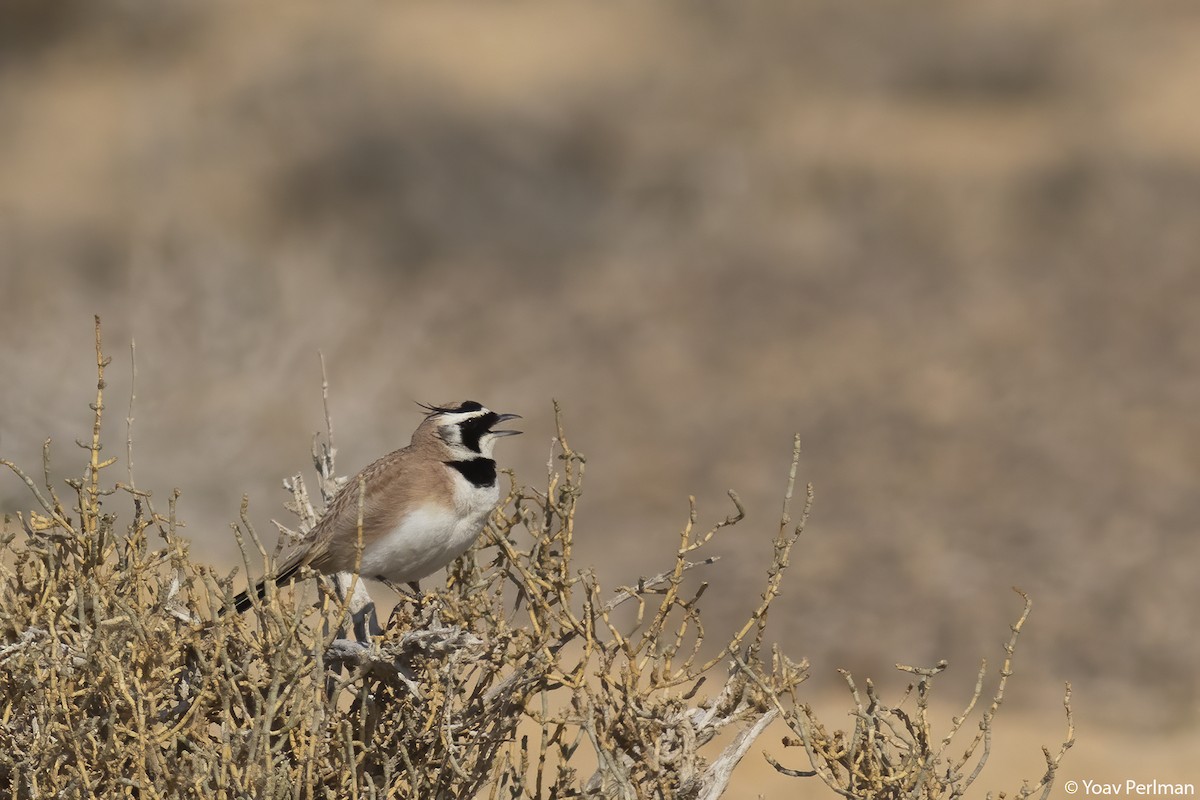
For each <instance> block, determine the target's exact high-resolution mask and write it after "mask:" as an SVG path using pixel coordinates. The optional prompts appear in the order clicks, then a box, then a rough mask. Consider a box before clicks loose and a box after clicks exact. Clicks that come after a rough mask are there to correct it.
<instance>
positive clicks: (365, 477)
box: [233, 400, 521, 613]
mask: <svg viewBox="0 0 1200 800" xmlns="http://www.w3.org/2000/svg"><path fill="white" fill-rule="evenodd" d="M419 405H421V407H422V408H423V409H425V411H426V412H427V414H426V416H425V419H423V420H422V421H421V424H420V425H418V426H417V429H416V431H414V432H413V435H412V441H411V443H410V444H409V445H408V446H407V447H403V448H401V449H399V450H394V451H392V452H391V453H388V454H387V455H385V456H383V457H382V458H379V459H377V460H376V461H374V462H373V463H371V464H369V465H368V466H366V467H364V468H363V469H362V471H361V472H359V473H358V474H357V475H355V476H354V478H352V479H351V480H349V481H348V482H347V483H346V484H345V485H344V486H343V487H342V488H341V490H340V491H338V493H337V494H336V495H334V498H333V500H331V501H330V503H329V505H328V507H327V508H326V510H325V513H324V515H323V516H322V517H321V519H320V520H318V521H317V524H316V525H314V526H313V527H312V529H311V530H309V532H308V533H307V534H306V536H305V537H304V539H303V540H302V541H301V542H300V544H299V546H298V547H297V549H296V550H294V551H293V552H292V553H291V554H290V555H289V556H288V557H287V558H286V559H285V560H284V561H283V563H282V564H281V565H280V567H279V569H278V571H277V574H276V576H275V578H274V581H275V583H276V585H285V584H289V583H292V582H293V581H295V580H296V579H297V578H298V577H300V571H301V569H302V568H303V567H309V568H311V569H313V570H315V571H317V572H320V573H323V574H333V573H337V572H355V571H356V569H357V572H358V574H359V575H360V576H361V577H366V578H378V579H380V580H383V581H385V582H388V583H394V584H400V583H407V584H409V585H411V586H412V587H413V588H414V589H417V588H418V587H417V581H419V580H420V579H421V578H424V577H426V576H428V575H431V574H433V573H434V572H436V571H438V570H439V569H441V568H442V567H444V566H446V565H447V564H449V563H450V562H451V561H453V560H454V559H456V558H458V557H459V556H460V555H462V554H463V553H465V552H466V551H467V548H469V547H470V546H471V544H472V543H473V542H474V541H475V539H476V538H477V537H478V536H479V534H480V532H482V531H483V526H484V525H485V524H486V523H487V518H488V516H489V515H490V514H491V513H492V511H493V510H494V509H495V508H496V506H497V504H498V503H499V501H500V489H499V486H498V483H497V480H496V461H495V459H494V458H493V457H492V451H493V448H494V447H495V445H496V441H497V439H499V438H501V437H504V436H515V435H517V434H519V433H521V431H517V430H497V429H496V426H497V425H499V424H501V423H503V422H507V421H508V420H511V419H520V418H521V417H520V415H519V414H497V413H496V412H494V411H490V410H488V409H487V408H486V407H484V406H483V405H482V404H480V403H478V402H476V401H474V400H464V401H463V402H461V403H458V404H445V405H425V404H419ZM360 498H361V500H360ZM360 505H361V512H362V534H361V542H362V552H361V556H360V554H359V552H358V548H359V541H360V539H359V522H358V520H359V511H360ZM252 593H253V594H254V595H255V596H257V597H258V598H259V599H262V598H263V596H264V595H265V593H266V581H265V580H264V581H259V582H258V584H256V585H255V586H254V588H253V589H252V590H251V589H247V590H246V591H244V592H242V593H241V594H239V595H238V596H237V597H235V598H234V601H233V607H234V609H235V610H236V611H237V612H238V613H241V612H244V611H246V610H247V609H249V608H250V607H252V606H253V604H254V601H253V599H252V598H251V594H252Z"/></svg>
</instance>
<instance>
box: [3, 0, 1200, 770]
mask: <svg viewBox="0 0 1200 800" xmlns="http://www.w3.org/2000/svg"><path fill="white" fill-rule="evenodd" d="M0 14H3V17H4V22H3V24H0V452H2V453H3V455H4V456H5V457H7V458H11V459H14V460H16V461H17V462H18V463H21V464H24V465H25V466H26V467H27V468H28V469H30V470H37V469H38V468H40V463H41V443H42V441H43V440H44V439H45V438H46V437H51V438H52V439H53V445H52V454H53V457H54V464H55V466H56V468H57V469H58V470H59V471H60V473H61V474H74V473H77V472H78V469H79V466H80V465H81V464H82V459H81V457H80V453H79V452H78V451H77V448H76V447H75V445H74V444H73V441H74V439H75V438H77V437H79V436H82V435H84V433H85V432H86V431H87V430H88V426H89V424H90V411H89V410H88V408H87V403H88V402H89V401H90V395H91V394H92V393H93V392H94V377H93V373H92V369H93V368H92V366H91V364H92V361H93V358H94V357H93V354H92V343H91V335H92V334H91V327H92V314H93V313H98V314H100V315H101V316H102V318H103V322H104V332H105V337H106V340H107V347H108V350H109V352H110V353H111V354H112V355H114V356H115V359H114V363H113V366H112V367H111V369H110V377H111V381H110V384H111V390H112V393H111V394H110V408H112V409H115V411H114V413H113V414H112V415H111V416H110V418H109V419H110V421H111V422H113V423H114V424H113V425H112V427H110V428H109V431H108V439H107V442H108V445H109V447H110V451H111V452H114V453H116V454H118V455H123V453H124V430H123V423H122V418H123V417H124V413H125V403H126V402H127V399H128V393H129V389H130V367H129V354H128V353H129V342H130V340H136V342H137V366H138V375H137V403H136V406H135V411H134V416H135V417H136V423H135V435H136V439H137V442H138V443H139V444H138V446H137V448H136V450H135V464H134V469H135V477H137V479H138V482H139V484H140V485H142V486H143V487H145V488H151V489H153V490H154V491H155V492H156V495H157V496H158V497H160V498H162V497H164V496H165V495H166V494H167V493H168V492H169V491H170V489H171V488H172V487H176V486H178V487H180V488H181V489H182V490H183V496H182V499H181V502H180V513H181V515H182V516H183V517H184V519H186V520H187V522H188V532H189V534H190V536H191V537H192V539H193V541H194V546H193V552H194V554H195V555H197V556H198V557H200V558H201V559H204V560H211V561H212V562H214V563H217V564H219V565H222V566H223V567H226V568H227V567H229V566H232V565H233V563H235V561H236V560H237V555H236V554H237V550H236V546H235V544H234V542H233V539H232V536H231V534H230V533H229V530H228V523H229V522H230V521H232V520H234V519H236V517H237V512H238V504H239V502H240V498H241V496H242V494H243V493H246V494H248V495H249V498H250V503H251V506H250V508H251V514H252V517H253V518H254V519H255V520H256V521H258V523H259V524H260V527H261V529H262V530H270V526H269V523H268V520H269V519H270V518H271V517H276V518H280V519H284V518H285V512H284V511H283V510H282V508H281V503H282V501H283V499H284V493H283V490H282V489H281V488H280V481H281V479H282V478H284V477H285V476H288V475H290V474H293V473H295V472H297V471H300V470H305V471H306V472H307V471H309V460H308V449H309V443H310V437H311V435H312V434H313V432H314V431H317V430H318V429H320V428H322V427H323V420H322V411H321V386H320V368H319V363H318V359H317V351H318V349H320V350H322V351H323V352H324V354H325V357H326V359H327V362H328V371H329V378H330V383H331V401H332V411H333V417H334V425H335V431H336V437H337V445H338V447H339V463H340V466H341V469H342V471H344V472H346V473H352V472H353V471H355V470H357V469H358V468H359V467H361V466H362V465H364V464H366V463H367V462H369V461H370V460H372V459H374V458H375V457H376V456H378V455H381V454H382V453H384V452H386V451H388V450H391V449H393V448H395V447H398V446H401V445H403V444H406V443H407V440H408V437H409V435H410V433H411V430H412V428H413V427H415V425H416V424H417V422H418V421H419V418H420V415H419V410H418V409H417V407H416V406H415V405H414V403H413V401H416V400H419V401H427V402H441V401H445V400H449V399H454V400H459V399H463V398H473V399H478V400H480V401H482V402H484V403H485V404H487V405H489V406H491V407H492V408H494V409H498V410H500V411H512V412H518V413H521V414H522V415H524V417H525V430H526V431H527V435H525V436H523V437H521V438H519V439H514V440H506V441H505V442H504V443H503V444H502V445H501V447H500V452H501V460H502V462H503V463H504V464H506V465H509V466H512V467H513V468H515V469H516V471H517V474H518V476H519V478H520V479H522V480H523V481H525V482H527V483H531V484H534V485H536V484H537V483H539V482H541V481H544V475H545V469H546V467H545V464H546V460H547V455H548V453H549V448H550V437H551V435H552V432H553V410H552V406H551V399H552V398H557V399H558V400H559V401H560V402H561V403H562V405H563V408H564V411H565V422H566V430H567V432H568V436H569V439H570V440H571V442H572V444H573V446H574V447H576V448H577V449H579V450H580V451H582V452H583V453H585V454H586V455H587V456H588V474H587V483H586V488H585V497H584V500H583V503H582V508H581V518H580V521H579V526H578V534H577V536H578V540H579V558H580V566H584V565H588V564H591V565H595V566H596V567H597V569H598V571H599V574H600V576H601V578H602V579H603V581H604V582H605V583H606V584H608V585H616V584H618V583H622V582H629V581H631V580H633V578H634V577H635V576H636V575H637V574H639V573H645V572H649V571H657V570H658V569H660V568H661V565H662V563H663V560H664V559H666V558H668V557H669V556H670V554H671V553H672V552H673V549H674V547H675V546H676V542H677V532H678V529H679V527H680V526H681V525H682V524H683V522H684V521H685V520H686V516H687V502H688V499H687V498H688V495H689V494H692V495H695V497H696V499H697V503H698V505H699V509H700V519H701V522H702V523H705V524H711V523H712V522H715V521H717V520H719V519H722V518H724V517H725V515H726V514H727V513H728V511H729V510H730V505H729V501H728V499H727V498H726V496H725V491H726V490H727V489H729V488H733V489H735V490H737V491H738V492H739V493H740V495H741V497H742V498H743V499H744V500H745V503H746V507H747V510H748V514H749V516H748V519H747V520H746V521H745V522H744V523H743V524H741V525H740V526H738V527H736V528H734V529H732V530H730V531H726V532H725V536H724V538H722V539H719V540H718V541H717V542H716V544H715V548H716V549H717V550H718V551H719V552H720V553H721V554H722V555H723V559H722V560H721V561H720V562H719V564H717V565H716V566H715V567H714V568H713V569H712V570H711V571H710V573H709V574H708V575H707V576H706V578H707V579H708V580H710V581H711V582H712V584H713V586H712V588H711V589H710V590H709V592H708V594H707V595H706V598H705V599H706V602H707V605H708V610H709V613H710V614H711V615H712V618H713V623H712V625H713V628H712V634H713V636H714V640H715V638H717V637H718V636H719V635H720V634H721V633H723V632H724V631H725V630H728V629H732V627H733V625H734V624H735V623H736V622H737V621H738V620H739V618H741V617H742V616H744V615H745V614H746V613H747V612H748V611H749V610H750V609H751V608H753V606H754V604H755V603H756V601H757V595H758V592H759V591H760V584H761V581H762V575H763V571H764V569H765V567H766V565H767V564H768V563H769V560H770V540H771V536H772V534H773V533H774V531H775V529H776V527H777V520H778V514H779V503H780V500H781V497H782V493H783V489H784V485H785V481H786V471H787V464H788V460H789V456H790V449H791V437H792V434H793V433H797V432H798V433H799V434H800V435H801V436H802V438H803V442H804V455H803V458H802V461H801V470H800V478H801V480H802V481H812V482H813V483H814V484H815V487H816V497H817V500H816V505H815V508H814V513H813V517H812V520H811V523H810V525H809V527H808V529H807V531H806V533H805V534H804V538H803V540H802V542H801V544H800V545H799V546H798V550H797V552H796V554H795V556H794V557H793V559H792V565H793V566H792V574H791V576H790V580H789V581H788V582H787V584H785V586H786V589H785V594H784V598H783V602H781V603H780V605H779V607H778V609H777V610H776V612H773V617H772V620H771V624H772V628H773V630H774V634H775V636H776V638H777V639H778V641H779V642H780V643H781V644H782V646H783V647H784V649H785V650H786V651H787V652H788V653H790V654H792V655H793V656H796V657H799V656H807V657H808V658H809V659H810V660H811V661H812V664H813V676H814V677H813V680H812V683H811V684H810V686H811V687H812V691H813V693H814V695H815V696H825V695H823V694H822V693H826V692H830V691H836V690H837V687H838V686H839V685H840V684H839V680H840V679H839V678H838V676H837V674H836V671H835V670H836V668H837V667H845V668H848V669H850V670H852V671H854V673H855V674H856V675H858V676H860V677H865V676H873V677H875V678H877V679H878V680H879V681H880V683H881V684H882V685H883V686H885V687H889V688H895V687H901V686H902V685H903V682H902V681H901V679H900V678H899V677H898V676H897V677H893V672H894V670H893V666H892V665H893V664H894V663H895V662H897V661H901V662H905V663H910V664H914V663H915V664H932V663H933V662H935V661H937V660H938V659H939V658H948V659H949V660H950V663H951V670H950V673H949V674H947V675H946V677H945V678H944V683H945V684H946V689H947V691H948V692H949V693H948V695H947V696H946V698H947V699H948V700H950V701H952V702H953V703H958V702H959V699H960V698H961V700H963V701H964V702H965V700H966V698H967V696H968V695H969V689H970V687H971V686H972V685H973V684H974V676H975V671H976V669H977V665H978V660H979V659H980V658H981V657H985V656H986V657H988V658H989V659H990V660H991V662H992V663H993V664H994V665H998V663H999V660H1000V658H1001V657H1002V655H1003V653H1002V650H1001V643H1002V642H1003V641H1004V640H1005V639H1006V638H1007V635H1008V625H1009V624H1011V622H1012V620H1014V619H1015V617H1016V615H1017V613H1018V612H1019V610H1020V601H1019V599H1018V598H1017V597H1016V596H1015V595H1014V594H1013V593H1012V592H1011V591H1010V589H1009V587H1010V586H1013V585H1017V586H1020V587H1021V588H1023V589H1025V590H1026V591H1028V592H1029V593H1030V594H1031V595H1032V597H1033V599H1034V604H1035V605H1034V612H1033V616H1032V618H1031V619H1030V621H1029V623H1028V626H1027V628H1026V634H1025V638H1024V640H1023V644H1022V645H1021V647H1020V648H1019V650H1018V653H1017V663H1016V668H1017V677H1016V678H1014V680H1013V682H1012V683H1011V684H1010V691H1009V700H1010V702H1011V703H1012V705H1013V706H1014V709H1015V710H1013V711H1012V713H1013V714H1014V717H1013V719H1012V720H1011V721H1009V722H1007V723H1006V722H1005V720H1004V718H1003V717H1002V718H1001V720H1000V723H999V725H1000V727H1001V728H1002V729H1003V728H1004V726H1005V725H1006V724H1008V725H1009V726H1011V727H1010V728H1009V729H1008V730H1009V733H1008V735H1010V736H1013V737H1015V738H1013V740H1012V747H1011V748H1009V750H1010V751H1017V752H1016V753H1015V755H1016V756H1018V757H1020V758H1023V759H1025V760H1024V761H1022V762H1021V764H1020V765H1019V767H1018V766H1014V767H1012V769H1013V772H1012V774H1009V773H1007V772H1005V771H1004V770H1006V769H1008V767H1006V766H1003V765H1002V766H1000V767H998V768H997V769H999V770H1000V771H999V772H998V773H997V774H996V775H994V776H993V778H994V780H995V781H998V782H999V783H1000V784H1001V785H1002V786H1003V785H1005V782H1006V781H1007V782H1008V783H1007V786H1008V787H1009V788H1011V781H1012V779H1014V778H1015V777H1016V776H1017V774H1018V772H1023V773H1024V774H1025V775H1028V776H1030V777H1035V778H1036V777H1037V776H1038V775H1039V774H1040V773H1039V767H1038V765H1039V764H1040V759H1041V755H1040V753H1039V752H1038V746H1039V745H1040V744H1043V743H1045V744H1050V745H1052V744H1054V743H1056V742H1057V741H1058V740H1059V738H1060V737H1061V731H1062V727H1063V726H1062V719H1061V692H1062V681H1064V680H1071V681H1072V682H1073V684H1074V686H1075V706H1076V710H1077V715H1078V718H1079V722H1080V734H1079V735H1080V742H1079V745H1078V747H1077V749H1076V751H1075V752H1073V753H1072V754H1070V755H1069V756H1068V759H1067V761H1066V763H1065V765H1064V767H1063V772H1062V775H1063V776H1064V777H1068V778H1069V777H1074V778H1080V779H1082V778H1089V779H1101V778H1104V777H1106V776H1110V777H1112V778H1114V779H1120V780H1124V779H1125V778H1128V777H1133V778H1143V779H1150V778H1157V779H1159V780H1166V779H1169V778H1172V777H1174V778H1175V779H1176V780H1189V779H1191V780H1195V778H1196V775H1195V772H1194V767H1193V766H1192V764H1193V763H1194V762H1193V760H1192V757H1193V756H1194V753H1195V752H1196V751H1197V749H1198V748H1200V733H1198V732H1197V728H1198V722H1200V678H1198V677H1197V675H1198V672H1197V664H1198V661H1200V620H1198V618H1197V609H1198V607H1200V581H1198V580H1197V577H1196V575H1197V571H1198V570H1200V538H1198V537H1197V535H1196V534H1197V530H1196V527H1197V526H1196V521H1197V519H1198V518H1200V493H1198V492H1197V490H1196V483H1197V477H1198V476H1200V414H1197V401H1198V400H1200V369H1198V367H1200V269H1198V266H1200V225H1198V220H1200V104H1198V103H1197V102H1196V76H1197V74H1200V73H1198V71H1200V47H1197V46H1196V43H1197V42H1198V41H1200V6H1196V5H1195V4H1193V3H1187V2H1178V1H1173V0H1143V2H1139V3H1137V4H1129V3H1126V2H1121V1H1120V0H1094V1H1092V0H1089V1H1086V2H1085V1H1084V0H1060V1H1059V2H1055V3H1044V4H1012V3H1008V2H1003V1H1002V0H986V1H980V2H973V3H969V4H968V3H960V2H954V0H930V1H929V2H925V3H921V4H918V5H916V6H914V5H912V4H907V3H905V4H900V3H870V4H867V3H861V4H848V3H845V2H841V1H840V0H805V2H783V0H780V2H766V1H765V0H764V1H763V2H752V3H734V2H706V3H663V4H655V5H642V4H634V3H620V2H618V3H605V4H591V5H582V4H560V5H553V6H551V5H533V4H518V5H509V4H503V5H501V4H483V3H478V4H411V5H407V4H395V5H391V4H354V5H352V6H350V7H346V6H339V7H338V8H337V9H336V10H335V9H333V8H332V7H327V6H319V5H315V4H314V5H307V4H274V3H258V4H254V5H252V6H246V5H244V4H237V3H233V2H205V3H201V2H190V1H184V2H175V3H134V2H102V3H98V2H83V1H82V0H78V1H76V2H71V1H70V0H63V2H57V3H44V2H39V0H8V1H7V2H4V3H3V4H2V5H0ZM160 502H165V501H160ZM29 504H30V500H29V498H28V497H27V495H26V494H25V492H24V489H23V487H22V486H20V485H19V484H18V482H17V481H16V480H15V479H14V478H13V477H12V476H8V477H0V507H2V509H3V510H4V511H16V510H20V509H24V508H27V507H28V506H29ZM845 705H846V704H845V703H844V702H842V701H841V698H838V699H837V702H836V704H835V706H834V707H836V708H839V709H841V708H844V707H845ZM830 722H831V723H832V724H839V725H849V724H852V723H851V721H850V720H849V719H847V720H845V721H844V722H843V721H842V720H840V719H838V718H837V716H836V715H835V716H834V718H833V719H831V720H830ZM775 742H777V740H774V741H773V742H772V743H771V744H774V743H775ZM776 749H777V748H776ZM750 760H752V761H755V762H756V763H755V764H754V766H749V765H747V766H744V767H743V769H744V770H750V771H753V770H762V769H763V767H762V764H761V762H758V761H757V760H756V759H750ZM747 764H749V761H748V762H747ZM1106 770H1107V771H1106ZM1189 770H1190V771H1191V774H1190V775H1189V774H1188V773H1189ZM985 775H986V773H985ZM763 780H764V781H766V780H767V773H766V772H765V771H764V772H763ZM985 782H986V781H985ZM761 785H762V786H767V785H768V784H766V783H763V784H761ZM771 785H774V784H771ZM783 785H784V786H785V787H787V788H791V789H794V788H795V786H796V783H795V781H793V780H791V779H788V783H786V784H783ZM780 791H781V792H785V791H786V789H784V790H780Z"/></svg>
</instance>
